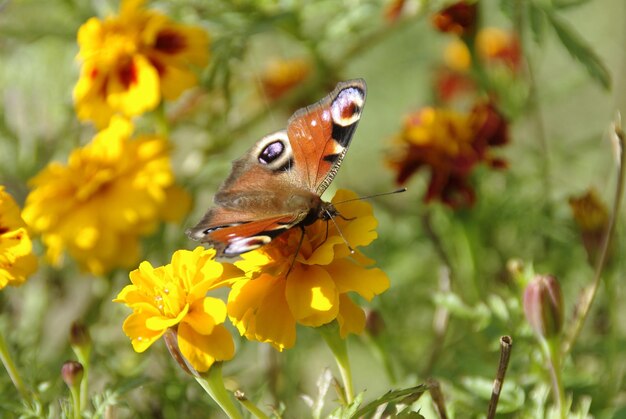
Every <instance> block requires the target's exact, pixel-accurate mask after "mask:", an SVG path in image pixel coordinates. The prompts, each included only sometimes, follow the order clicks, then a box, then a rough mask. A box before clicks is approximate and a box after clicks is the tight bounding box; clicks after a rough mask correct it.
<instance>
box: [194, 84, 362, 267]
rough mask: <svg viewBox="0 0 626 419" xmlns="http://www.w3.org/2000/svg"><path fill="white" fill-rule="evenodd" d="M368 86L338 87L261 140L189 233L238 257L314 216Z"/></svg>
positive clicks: (239, 162) (237, 164)
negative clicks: (280, 129)
mask: <svg viewBox="0 0 626 419" xmlns="http://www.w3.org/2000/svg"><path fill="white" fill-rule="evenodd" d="M365 91H366V87H365V81H363V80H361V79H359V80H352V81H348V82H343V83H339V84H338V85H337V87H336V88H335V90H333V92H331V93H330V94H329V95H328V96H326V97H325V98H323V99H322V100H320V101H319V102H317V103H315V104H314V105H311V106H308V107H306V108H303V109H300V110H299V111H297V112H296V113H295V114H294V115H293V116H292V117H291V118H290V119H289V122H288V127H287V131H279V132H276V133H273V134H270V135H267V136H265V137H263V138H262V139H261V140H259V141H258V142H257V143H256V144H255V145H254V146H252V148H250V150H248V151H247V152H246V153H245V154H244V156H243V157H241V158H240V159H238V160H235V161H234V162H233V168H232V172H231V174H230V176H229V177H228V178H227V179H226V181H225V182H224V183H223V184H222V186H221V187H220V189H219V190H218V192H217V194H216V195H215V197H214V203H215V206H214V207H213V208H210V209H209V211H208V212H207V213H206V215H205V216H204V218H203V219H202V221H200V223H198V225H197V226H195V227H194V228H192V229H189V230H188V231H187V234H188V235H189V237H190V238H192V239H195V240H200V241H202V242H206V243H209V244H210V245H212V246H213V247H215V248H216V249H217V250H218V254H219V255H224V256H237V255H239V254H241V253H244V252H247V251H250V250H253V249H256V248H258V247H261V246H262V245H264V244H267V243H269V242H270V241H271V240H272V239H273V238H274V237H276V236H278V235H279V234H281V233H283V232H285V231H287V230H288V229H290V228H292V227H294V226H296V225H298V224H300V223H302V222H304V221H305V219H309V218H310V214H311V213H316V211H318V209H319V207H320V205H321V199H320V195H321V194H322V193H323V192H324V190H326V188H327V187H328V185H329V184H330V182H331V181H332V179H333V178H334V176H335V174H336V173H337V170H338V169H339V165H340V164H341V161H342V160H343V157H344V156H345V153H346V151H347V149H348V146H349V144H350V140H351V139H352V135H353V133H354V130H355V129H356V125H357V123H358V121H359V119H360V116H361V111H362V109H363V104H364V103H365Z"/></svg>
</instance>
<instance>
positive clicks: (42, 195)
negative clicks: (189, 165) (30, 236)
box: [23, 117, 189, 274]
mask: <svg viewBox="0 0 626 419" xmlns="http://www.w3.org/2000/svg"><path fill="white" fill-rule="evenodd" d="M131 134H132V125H131V124H130V122H128V121H126V120H124V119H122V118H120V117H116V118H114V119H113V120H112V121H111V125H110V126H109V127H108V128H107V129H106V130H103V131H101V132H100V133H98V134H97V135H96V136H95V137H94V139H93V141H92V142H91V143H90V144H88V145H87V146H85V147H82V148H78V149H76V150H74V151H73V152H72V153H71V154H70V157H69V161H68V163H67V164H61V163H58V162H52V163H50V164H49V165H48V166H47V167H46V168H44V169H43V170H42V171H41V172H40V173H39V174H38V175H37V176H35V177H34V178H33V179H31V181H30V185H31V187H32V191H31V192H30V194H29V195H28V198H27V199H26V207H25V208H24V213H23V216H24V219H25V221H26V223H27V224H28V225H29V226H30V227H31V228H32V229H33V230H34V231H35V232H36V233H40V234H42V236H43V242H44V244H45V245H46V246H47V256H48V258H49V259H50V261H51V262H52V263H54V264H59V263H60V262H61V256H62V254H63V251H64V250H66V249H67V251H68V252H69V254H70V255H71V256H72V257H73V258H74V259H76V260H77V261H78V262H79V264H80V265H81V267H82V268H83V269H85V270H87V271H89V272H92V273H94V274H102V273H105V272H108V271H110V270H111V269H113V268H116V267H131V266H134V265H135V264H136V263H137V261H138V259H139V253H140V243H139V238H140V236H142V235H146V234H148V233H150V232H151V231H153V230H154V228H155V227H156V226H157V225H158V223H159V222H160V221H161V220H162V219H163V218H169V215H168V214H178V215H181V214H182V213H183V212H184V211H186V210H187V209H188V205H189V199H186V200H185V199H172V200H168V196H169V195H171V194H174V195H175V196H176V195H181V192H180V190H179V189H178V188H177V187H176V186H175V185H174V174H173V172H172V168H171V165H170V146H169V143H168V141H167V140H166V139H165V138H162V137H159V136H140V137H138V138H136V139H130V136H131ZM166 206H172V207H175V208H176V209H170V210H167V211H166V209H165V207H166Z"/></svg>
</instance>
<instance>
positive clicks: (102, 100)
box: [74, 0, 209, 127]
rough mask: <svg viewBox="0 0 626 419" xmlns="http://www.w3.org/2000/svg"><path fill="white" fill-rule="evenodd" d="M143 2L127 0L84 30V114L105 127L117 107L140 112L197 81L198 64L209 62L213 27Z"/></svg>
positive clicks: (79, 95) (79, 93)
mask: <svg viewBox="0 0 626 419" xmlns="http://www.w3.org/2000/svg"><path fill="white" fill-rule="evenodd" d="M143 3H144V1H143V0H123V1H122V3H121V6H120V13H119V15H117V16H109V17H107V18H106V19H104V20H100V19H98V18H91V19H89V20H88V21H87V22H86V23H85V24H83V25H82V26H81V27H80V29H79V30H78V45H79V47H80V51H79V53H78V58H79V59H80V60H81V61H82V68H81V72H80V78H79V80H78V83H77V84H76V86H75V88H74V101H75V103H76V112H77V114H78V118H79V119H81V120H91V121H93V122H94V123H95V124H96V125H97V126H99V127H104V126H106V125H107V124H108V122H109V120H110V118H111V116H112V115H114V114H115V113H118V112H119V113H122V114H124V115H126V116H134V115H139V114H141V113H143V112H146V111H149V110H151V109H154V108H155V107H156V106H157V105H158V104H159V102H160V101H161V98H162V97H164V98H165V99H168V100H173V99H176V98H177V97H178V96H179V95H180V94H181V93H182V92H183V91H184V90H186V89H188V88H190V87H192V86H194V85H196V84H197V82H198V80H197V76H196V74H195V73H194V71H193V68H194V67H203V66H205V65H206V64H207V62H208V57H209V52H208V51H209V37H208V35H207V33H206V32H205V31H204V30H203V29H202V28H200V27H195V26H186V25H181V24H177V23H174V22H172V21H171V20H170V19H169V18H168V17H167V16H164V15H162V14H160V13H158V12H156V11H153V10H146V9H143V8H142V6H143Z"/></svg>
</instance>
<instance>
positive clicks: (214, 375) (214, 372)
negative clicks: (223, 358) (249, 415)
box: [194, 362, 243, 419]
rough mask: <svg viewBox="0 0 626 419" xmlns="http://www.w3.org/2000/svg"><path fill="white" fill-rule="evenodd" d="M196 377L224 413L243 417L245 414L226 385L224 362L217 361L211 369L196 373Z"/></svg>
mask: <svg viewBox="0 0 626 419" xmlns="http://www.w3.org/2000/svg"><path fill="white" fill-rule="evenodd" d="M194 378H195V379H196V381H197V382H198V384H200V385H201V386H202V388H203V389H204V391H206V392H207V394H208V395H209V396H211V398H212V399H213V400H214V401H215V403H217V404H218V405H219V407H221V408H222V410H223V411H224V413H226V415H227V416H228V417H229V418H231V419H242V418H243V416H242V415H241V412H239V409H237V406H235V403H233V400H232V398H231V397H230V394H228V391H226V387H224V379H223V377H222V363H221V362H216V363H215V364H213V365H212V366H211V368H210V369H209V371H207V372H205V373H202V374H200V375H194Z"/></svg>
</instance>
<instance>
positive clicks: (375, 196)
mask: <svg viewBox="0 0 626 419" xmlns="http://www.w3.org/2000/svg"><path fill="white" fill-rule="evenodd" d="M402 192H406V188H400V189H396V190H395V191H391V192H383V193H377V194H374V195H366V196H360V197H358V198H352V199H346V200H345V201H339V202H334V203H333V205H339V204H345V203H346V202H352V201H363V200H365V199H372V198H377V197H379V196H387V195H395V194H397V193H402Z"/></svg>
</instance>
